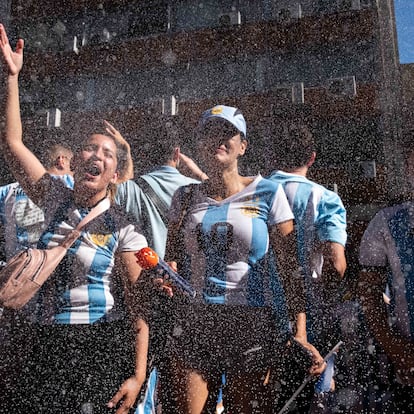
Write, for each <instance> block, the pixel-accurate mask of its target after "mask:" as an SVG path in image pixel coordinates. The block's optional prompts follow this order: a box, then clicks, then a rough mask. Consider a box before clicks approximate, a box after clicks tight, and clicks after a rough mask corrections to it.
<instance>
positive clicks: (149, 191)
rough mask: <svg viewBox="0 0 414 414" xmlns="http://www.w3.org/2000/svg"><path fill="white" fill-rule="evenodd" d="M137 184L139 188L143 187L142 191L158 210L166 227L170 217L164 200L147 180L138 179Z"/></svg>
mask: <svg viewBox="0 0 414 414" xmlns="http://www.w3.org/2000/svg"><path fill="white" fill-rule="evenodd" d="M136 183H137V184H138V186H139V187H141V189H142V191H143V192H144V193H145V195H146V196H147V197H148V198H149V199H150V200H151V201H152V203H153V204H154V206H155V207H156V209H157V210H158V213H159V215H160V217H161V220H162V221H163V222H164V224H165V225H167V222H168V220H167V216H168V209H169V206H168V204H167V203H166V202H165V201H164V200H162V199H161V198H160V197H159V196H158V195H157V193H156V192H155V191H154V189H153V188H152V186H151V185H150V184H149V183H148V181H147V180H145V178H143V177H138V178H137V179H136Z"/></svg>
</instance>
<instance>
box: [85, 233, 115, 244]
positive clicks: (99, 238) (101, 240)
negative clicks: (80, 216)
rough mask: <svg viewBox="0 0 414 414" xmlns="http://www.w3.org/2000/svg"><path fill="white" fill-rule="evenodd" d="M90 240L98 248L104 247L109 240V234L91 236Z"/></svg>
mask: <svg viewBox="0 0 414 414" xmlns="http://www.w3.org/2000/svg"><path fill="white" fill-rule="evenodd" d="M90 237H91V240H92V242H93V243H94V244H96V245H97V246H99V247H103V246H106V245H107V244H108V242H109V239H110V238H111V234H91V235H90Z"/></svg>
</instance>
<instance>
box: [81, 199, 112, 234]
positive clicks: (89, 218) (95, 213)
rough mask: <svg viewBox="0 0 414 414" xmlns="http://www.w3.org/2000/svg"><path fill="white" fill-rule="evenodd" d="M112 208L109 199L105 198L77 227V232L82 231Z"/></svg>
mask: <svg viewBox="0 0 414 414" xmlns="http://www.w3.org/2000/svg"><path fill="white" fill-rule="evenodd" d="M110 206H111V201H110V200H109V198H108V197H105V198H104V199H103V200H101V201H100V202H99V203H98V204H97V205H96V206H95V207H94V208H93V209H92V210H91V211H90V212H89V213H88V214H87V215H86V216H85V217H84V218H83V219H82V220H81V221H80V223H79V224H78V225H77V226H76V228H75V230H78V231H81V230H82V229H83V228H84V227H85V226H86V225H87V224H88V223H89V222H90V221H92V220H93V219H94V218H95V217H98V216H99V215H101V214H102V213H103V212H105V211H106V210H108V208H109V207H110Z"/></svg>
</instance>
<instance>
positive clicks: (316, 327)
mask: <svg viewBox="0 0 414 414" xmlns="http://www.w3.org/2000/svg"><path fill="white" fill-rule="evenodd" d="M274 152H275V160H274V162H275V164H276V165H277V166H278V168H279V170H277V171H274V172H272V173H271V175H270V177H269V179H270V180H271V181H274V182H275V183H277V184H280V185H282V187H283V189H284V190H285V193H286V196H287V198H288V201H289V205H290V207H291V209H292V211H293V214H294V216H295V227H296V234H297V245H298V260H299V264H300V266H301V269H302V271H303V274H304V276H305V285H306V296H307V308H306V315H307V326H308V339H309V341H310V342H311V343H312V344H314V345H315V346H316V347H317V348H318V350H320V351H321V352H322V354H323V355H324V354H326V353H328V351H329V350H330V349H331V348H332V347H333V346H334V345H335V344H336V343H337V342H338V339H339V338H338V337H337V333H335V332H334V326H335V323H334V318H335V306H336V305H337V302H338V298H339V290H338V286H339V284H340V282H341V280H342V278H343V276H344V274H345V270H346V259H345V243H346V239H347V234H346V212H345V208H344V205H343V203H342V201H341V199H340V197H339V196H338V195H337V194H336V193H334V192H332V191H330V190H328V189H326V188H325V187H323V186H322V185H320V184H317V183H315V182H313V181H311V180H309V179H308V178H307V174H308V170H309V168H311V166H312V165H313V163H314V162H315V159H316V147H315V142H314V138H313V136H312V134H311V132H310V131H309V129H308V128H307V127H305V126H304V125H295V126H289V127H286V128H285V129H283V130H282V132H281V133H279V134H278V136H277V139H276V144H275V148H274ZM333 374H334V356H333V357H332V358H331V359H330V360H329V361H328V366H327V369H326V370H325V371H324V373H323V374H322V376H321V377H320V379H319V380H318V381H317V383H316V385H315V396H314V401H313V402H314V403H313V404H312V407H311V412H318V413H319V412H324V413H327V412H331V410H332V408H333V402H332V401H329V400H332V392H333V390H334V380H333Z"/></svg>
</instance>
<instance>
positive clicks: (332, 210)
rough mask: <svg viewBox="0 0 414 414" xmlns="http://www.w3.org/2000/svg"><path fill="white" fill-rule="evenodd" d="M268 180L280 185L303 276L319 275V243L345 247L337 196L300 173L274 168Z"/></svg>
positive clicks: (343, 214) (343, 220)
mask: <svg viewBox="0 0 414 414" xmlns="http://www.w3.org/2000/svg"><path fill="white" fill-rule="evenodd" d="M269 179H270V180H272V181H274V182H276V183H278V184H281V185H282V187H283V189H284V190H285V193H286V196H287V199H288V200H289V205H290V207H291V208H292V211H293V215H294V216H295V224H296V233H297V240H298V256H299V263H300V265H301V267H302V268H303V269H304V272H305V274H306V275H307V276H311V277H312V278H313V279H318V278H320V276H321V273H322V266H323V256H322V252H321V250H320V247H321V243H323V242H327V241H329V242H335V243H339V244H341V245H343V246H345V243H346V239H347V234H346V211H345V207H344V205H343V203H342V201H341V199H340V197H339V196H338V194H336V193H334V192H333V191H330V190H328V189H326V188H325V187H323V186H322V185H320V184H317V183H315V182H313V181H311V180H308V179H307V178H306V177H303V176H301V175H297V174H290V173H286V172H282V171H275V172H273V173H272V174H271V175H270V177H269Z"/></svg>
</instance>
